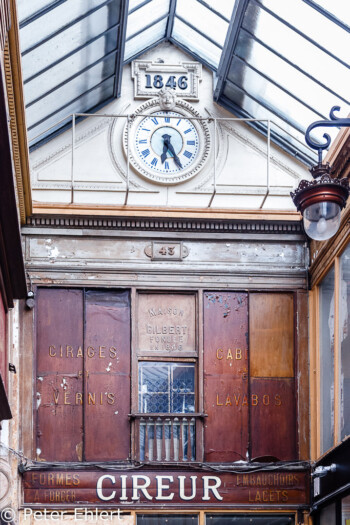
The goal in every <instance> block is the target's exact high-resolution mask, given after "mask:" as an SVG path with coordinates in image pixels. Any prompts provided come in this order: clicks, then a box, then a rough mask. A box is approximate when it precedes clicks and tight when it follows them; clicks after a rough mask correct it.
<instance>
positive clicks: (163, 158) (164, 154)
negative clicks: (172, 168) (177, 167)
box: [160, 141, 168, 164]
mask: <svg viewBox="0 0 350 525" xmlns="http://www.w3.org/2000/svg"><path fill="white" fill-rule="evenodd" d="M167 152H168V144H167V143H166V142H165V141H164V144H163V153H162V155H161V157H160V160H161V161H162V164H164V162H165V160H166V158H167Z"/></svg>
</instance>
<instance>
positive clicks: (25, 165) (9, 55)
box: [4, 0, 32, 224]
mask: <svg viewBox="0 0 350 525" xmlns="http://www.w3.org/2000/svg"><path fill="white" fill-rule="evenodd" d="M10 5H11V21H12V23H11V28H10V31H9V38H8V42H7V44H6V47H5V50H4V65H5V79H6V91H7V97H8V106H9V114H10V130H11V142H12V152H13V162H14V169H15V177H16V186H17V196H18V207H19V213H20V219H21V223H22V224H24V223H25V220H26V217H27V216H28V215H30V214H31V213H32V201H31V186H30V170H29V150H28V142H27V129H26V121H25V108H24V97H23V83H22V71H21V58H20V57H21V52H20V45H19V36H18V21H17V11H16V2H15V0H10Z"/></svg>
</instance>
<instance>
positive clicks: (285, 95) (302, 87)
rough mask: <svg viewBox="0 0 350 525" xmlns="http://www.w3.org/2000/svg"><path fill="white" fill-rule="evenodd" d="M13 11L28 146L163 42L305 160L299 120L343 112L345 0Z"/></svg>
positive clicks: (92, 0)
mask: <svg viewBox="0 0 350 525" xmlns="http://www.w3.org/2000/svg"><path fill="white" fill-rule="evenodd" d="M291 4H293V6H292V7H293V8H292V9H291ZM18 12H19V21H20V40H21V50H22V67H23V78H24V94H25V100H26V108H27V125H28V135H29V141H30V145H31V146H33V145H35V144H38V143H41V141H42V140H43V139H44V140H45V139H47V138H49V137H50V136H51V134H52V133H54V132H55V131H58V130H60V129H61V128H62V126H64V125H65V124H67V122H68V121H67V120H64V121H63V122H61V120H62V119H66V117H69V115H70V114H71V113H79V112H83V113H85V112H93V111H95V110H96V109H98V108H100V107H101V106H103V105H105V104H107V103H108V102H109V101H110V100H111V99H112V98H113V97H116V96H119V94H120V93H119V91H120V85H121V75H122V66H123V64H125V63H128V62H130V61H131V60H133V59H135V58H137V57H138V56H140V55H141V54H142V53H144V52H145V51H146V50H147V49H150V48H152V47H154V46H155V45H157V44H158V43H160V42H163V41H165V40H168V41H170V42H172V43H174V44H176V45H177V46H178V47H180V48H182V49H184V50H185V51H186V52H188V53H189V54H190V55H192V57H194V59H197V60H199V61H201V62H202V63H203V64H204V65H206V66H207V67H209V68H210V69H211V70H213V71H214V73H215V75H216V80H217V82H216V89H215V93H214V98H215V100H216V101H217V102H218V103H219V104H221V105H223V106H224V107H226V108H227V109H229V110H230V111H232V112H233V113H234V114H235V115H236V116H242V117H249V118H253V119H270V120H271V136H272V139H273V140H274V141H275V142H277V143H278V144H279V145H280V146H281V147H283V148H284V149H285V150H287V151H288V152H289V153H291V154H293V155H295V156H297V157H298V158H300V160H301V161H303V162H305V163H306V164H311V163H314V161H315V159H316V153H314V152H313V151H310V149H309V148H308V147H307V146H306V144H305V141H304V133H305V130H306V128H307V127H308V125H309V124H310V123H312V122H314V121H316V120H323V119H328V118H329V111H330V109H331V107H332V106H335V105H337V106H340V107H341V112H340V113H339V116H347V115H348V114H349V112H350V100H349V98H350V95H349V88H348V86H349V85H350V72H349V69H350V65H349V52H348V50H349V49H350V2H346V1H344V0H332V2H330V1H329V0H284V1H281V0H205V1H204V0H129V2H128V1H127V0H31V1H30V2H29V1H28V0H18ZM251 125H252V126H254V127H255V128H256V129H258V130H259V131H260V132H263V133H265V132H266V125H265V124H261V123H257V122H253V123H251ZM324 131H325V130H324V129H323V130H322V129H317V130H316V131H315V133H314V138H315V139H320V140H321V137H322V135H323V133H324ZM326 131H327V132H328V133H330V134H331V135H333V136H335V135H336V134H337V129H334V128H332V129H330V128H328V130H326Z"/></svg>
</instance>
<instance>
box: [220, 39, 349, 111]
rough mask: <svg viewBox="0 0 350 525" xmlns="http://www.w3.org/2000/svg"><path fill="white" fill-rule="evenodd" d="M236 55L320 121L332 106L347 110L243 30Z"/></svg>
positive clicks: (339, 101)
mask: <svg viewBox="0 0 350 525" xmlns="http://www.w3.org/2000/svg"><path fill="white" fill-rule="evenodd" d="M236 54H237V55H238V56H239V57H241V58H242V59H244V60H245V61H246V62H247V63H248V64H250V65H252V66H253V67H254V68H255V69H257V70H258V71H261V72H262V73H264V74H265V75H266V76H268V77H269V78H271V79H272V80H274V81H275V82H276V83H277V84H279V85H281V86H282V87H284V88H285V89H286V90H288V91H290V92H291V93H292V94H293V95H294V96H296V97H297V98H299V99H300V100H303V101H304V102H305V103H306V104H308V105H309V106H310V107H314V108H315V111H317V112H318V113H320V114H321V115H322V116H323V118H328V114H329V110H330V108H331V107H332V106H334V105H339V106H341V107H342V108H343V109H345V107H346V105H345V103H344V102H343V101H342V100H341V99H340V98H337V97H335V96H334V95H333V94H332V93H330V92H329V91H327V90H326V89H324V88H323V87H321V86H320V85H319V84H317V83H316V82H314V81H313V80H312V79H310V78H309V77H307V76H306V75H304V74H303V73H302V72H300V71H298V70H297V69H296V68H294V67H293V66H291V65H290V64H288V62H286V61H285V60H283V59H282V58H280V57H279V56H277V55H276V54H274V53H273V52H272V51H270V50H269V49H267V48H266V47H264V46H263V45H261V44H260V43H259V42H256V41H255V40H254V39H253V37H251V36H250V35H248V33H246V32H245V31H244V30H242V31H241V32H240V35H239V37H238V42H237V47H236ZM228 78H230V79H231V80H232V81H234V78H233V75H232V73H229V74H228ZM348 111H349V112H350V106H348ZM345 112H346V111H345ZM320 118H321V117H320Z"/></svg>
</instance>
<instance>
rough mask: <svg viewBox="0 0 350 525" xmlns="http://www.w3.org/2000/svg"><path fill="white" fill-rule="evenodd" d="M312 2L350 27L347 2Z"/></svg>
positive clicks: (316, 0) (342, 0) (318, 0)
mask: <svg viewBox="0 0 350 525" xmlns="http://www.w3.org/2000/svg"><path fill="white" fill-rule="evenodd" d="M314 2H315V4H318V5H319V6H320V7H322V8H323V9H324V10H325V11H328V12H329V13H331V14H332V15H334V16H335V17H336V18H338V19H339V20H341V21H342V22H344V24H347V25H348V26H350V4H349V2H348V1H347V0H345V1H344V0H332V1H330V0H314Z"/></svg>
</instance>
